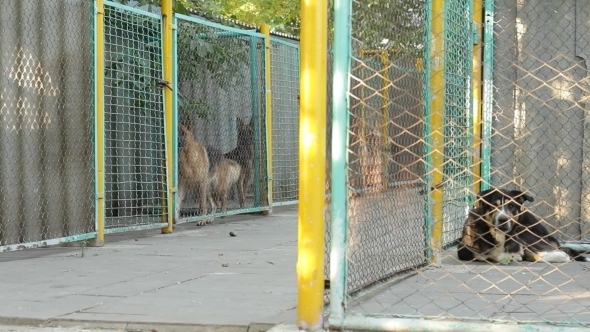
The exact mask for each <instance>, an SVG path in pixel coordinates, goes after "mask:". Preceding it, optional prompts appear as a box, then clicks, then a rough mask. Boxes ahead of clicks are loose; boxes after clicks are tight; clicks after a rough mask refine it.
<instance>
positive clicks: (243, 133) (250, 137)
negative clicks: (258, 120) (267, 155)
mask: <svg viewBox="0 0 590 332" xmlns="http://www.w3.org/2000/svg"><path fill="white" fill-rule="evenodd" d="M237 129H238V142H240V143H241V144H242V145H244V146H250V145H252V144H253V143H254V127H253V126H252V120H250V122H249V123H246V122H245V121H244V120H242V119H241V118H238V124H237Z"/></svg>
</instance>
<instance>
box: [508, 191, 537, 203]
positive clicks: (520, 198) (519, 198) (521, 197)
mask: <svg viewBox="0 0 590 332" xmlns="http://www.w3.org/2000/svg"><path fill="white" fill-rule="evenodd" d="M510 194H512V195H513V196H514V197H516V200H517V201H518V203H520V204H522V203H524V202H525V201H529V202H531V203H532V202H534V201H535V199H534V198H533V196H531V195H527V194H525V193H523V192H522V191H520V190H512V191H511V192H510Z"/></svg>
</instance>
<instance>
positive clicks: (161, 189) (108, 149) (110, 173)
mask: <svg viewBox="0 0 590 332" xmlns="http://www.w3.org/2000/svg"><path fill="white" fill-rule="evenodd" d="M104 42H105V46H104V50H105V51H104V52H105V83H104V85H105V86H104V113H105V123H104V127H105V204H106V213H105V217H106V219H105V229H106V230H107V231H106V232H107V233H108V232H115V231H122V230H125V229H140V228H154V227H162V226H164V225H165V224H164V223H166V219H167V218H166V215H165V211H166V210H165V208H166V190H167V186H166V176H167V175H166V154H165V151H166V150H165V136H164V120H165V118H164V107H163V97H162V88H161V87H160V86H159V85H158V82H159V81H160V80H161V78H162V77H163V75H162V44H161V43H162V42H161V19H160V15H157V14H153V13H149V12H146V11H142V10H139V9H136V8H132V7H127V6H122V5H119V4H117V3H111V2H105V9H104Z"/></svg>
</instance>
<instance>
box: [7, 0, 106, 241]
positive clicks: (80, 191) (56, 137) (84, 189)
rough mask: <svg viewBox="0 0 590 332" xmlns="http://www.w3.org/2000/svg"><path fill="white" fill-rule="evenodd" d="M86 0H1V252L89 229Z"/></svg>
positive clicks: (83, 234)
mask: <svg viewBox="0 0 590 332" xmlns="http://www.w3.org/2000/svg"><path fill="white" fill-rule="evenodd" d="M91 3H92V2H88V1H86V2H83V1H80V2H76V3H72V2H71V1H65V0H56V1H35V0H25V1H22V0H6V1H2V10H0V72H1V73H2V74H1V75H0V251H8V250H15V249H22V248H29V247H37V246H46V245H53V244H58V243H61V242H71V241H78V240H85V239H89V238H94V237H96V227H95V226H96V225H95V217H94V216H95V210H94V206H95V204H94V199H95V197H94V169H95V168H94V149H93V139H94V138H93V112H94V109H93V106H92V105H93V88H92V87H93V84H92V74H93V65H92V63H93V58H92V47H93V45H92V34H91V31H92V22H93V19H92V10H91Z"/></svg>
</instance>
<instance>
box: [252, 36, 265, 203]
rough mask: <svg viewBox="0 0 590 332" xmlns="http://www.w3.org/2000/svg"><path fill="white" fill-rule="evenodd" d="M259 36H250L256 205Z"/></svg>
mask: <svg viewBox="0 0 590 332" xmlns="http://www.w3.org/2000/svg"><path fill="white" fill-rule="evenodd" d="M256 41H257V37H254V36H250V86H251V87H252V124H253V125H254V138H255V139H254V161H253V163H254V165H253V166H254V206H260V205H261V198H262V197H261V188H260V162H261V160H260V159H261V157H262V155H261V153H260V143H259V142H258V140H259V139H260V137H261V135H260V107H259V105H258V98H259V93H258V66H257V64H258V59H257V56H256Z"/></svg>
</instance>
